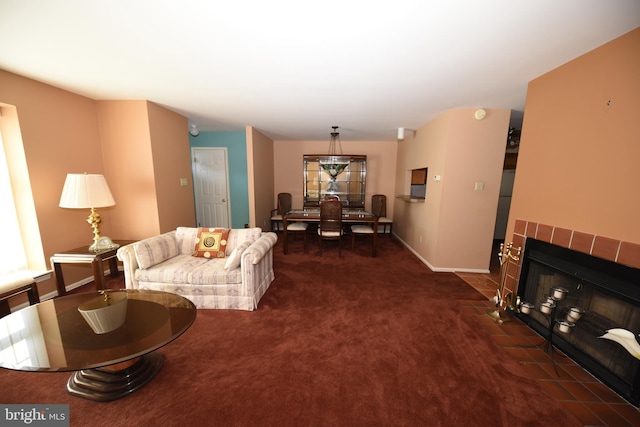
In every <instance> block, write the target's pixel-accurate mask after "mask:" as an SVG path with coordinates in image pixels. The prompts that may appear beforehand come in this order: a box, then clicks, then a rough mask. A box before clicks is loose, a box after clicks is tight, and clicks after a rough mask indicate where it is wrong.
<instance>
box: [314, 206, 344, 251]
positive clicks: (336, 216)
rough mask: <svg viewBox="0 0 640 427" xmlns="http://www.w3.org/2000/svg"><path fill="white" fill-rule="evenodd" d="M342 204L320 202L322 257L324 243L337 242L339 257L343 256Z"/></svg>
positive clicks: (319, 229) (319, 234)
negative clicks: (327, 241) (325, 241)
mask: <svg viewBox="0 0 640 427" xmlns="http://www.w3.org/2000/svg"><path fill="white" fill-rule="evenodd" d="M342 233H343V231H342V202H341V201H339V200H323V201H321V202H320V222H319V223H318V244H319V246H320V256H322V241H323V240H337V241H338V256H342Z"/></svg>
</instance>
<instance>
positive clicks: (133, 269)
mask: <svg viewBox="0 0 640 427" xmlns="http://www.w3.org/2000/svg"><path fill="white" fill-rule="evenodd" d="M213 231H217V232H224V231H227V232H228V235H226V234H225V235H224V236H222V235H219V234H215V235H214V233H213ZM277 239H278V237H277V235H276V234H275V233H273V232H262V229H260V228H257V227H256V228H243V229H208V228H205V229H203V228H195V227H178V228H177V229H176V230H174V231H170V232H168V233H164V234H161V235H158V236H153V237H149V238H147V239H143V240H140V241H138V242H135V243H132V244H129V245H126V246H122V247H120V248H119V249H118V252H117V257H118V259H119V260H120V261H122V263H123V266H124V277H125V285H126V287H127V288H128V289H152V290H158V291H166V292H172V293H175V294H178V295H181V296H183V297H185V298H187V299H189V300H191V301H192V302H193V303H194V304H195V306H196V307H197V308H211V309H236V310H249V311H251V310H255V309H257V308H258V302H259V301H260V298H262V296H263V295H264V293H265V292H266V290H267V288H269V285H270V284H271V282H272V281H273V279H274V277H275V276H274V272H273V246H274V245H275V244H276V242H277ZM209 242H211V243H210V246H211V247H207V246H206V245H207V244H209ZM220 243H221V244H222V246H220V247H218V246H216V245H218V244H220ZM198 245H200V247H198ZM203 249H204V250H203ZM210 249H213V250H210Z"/></svg>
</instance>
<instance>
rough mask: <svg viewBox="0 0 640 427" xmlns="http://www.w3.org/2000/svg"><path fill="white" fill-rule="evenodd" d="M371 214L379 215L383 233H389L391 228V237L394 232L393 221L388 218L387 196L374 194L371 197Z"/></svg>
mask: <svg viewBox="0 0 640 427" xmlns="http://www.w3.org/2000/svg"><path fill="white" fill-rule="evenodd" d="M371 212H373V213H374V214H376V215H378V224H380V225H382V232H383V233H386V232H387V225H388V226H389V237H391V233H392V232H393V221H392V220H391V219H390V218H387V196H385V195H384V194H374V195H373V196H371Z"/></svg>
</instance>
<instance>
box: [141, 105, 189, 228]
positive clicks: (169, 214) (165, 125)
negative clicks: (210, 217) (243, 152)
mask: <svg viewBox="0 0 640 427" xmlns="http://www.w3.org/2000/svg"><path fill="white" fill-rule="evenodd" d="M147 105H148V110H149V126H150V131H151V144H152V148H151V151H152V154H153V167H154V175H153V176H154V181H155V186H156V195H157V199H158V200H157V206H158V215H159V222H160V230H159V231H160V233H166V232H168V231H171V230H175V229H176V227H178V226H185V227H189V226H191V227H195V224H196V212H195V205H194V196H193V182H192V179H191V149H190V147H189V133H188V128H189V124H188V120H187V118H186V117H184V116H182V115H180V114H178V113H175V112H173V111H170V110H167V109H166V108H164V107H161V106H159V105H157V104H154V103H152V102H148V103H147ZM182 178H184V179H186V180H187V185H185V186H182V185H181V184H180V179H182Z"/></svg>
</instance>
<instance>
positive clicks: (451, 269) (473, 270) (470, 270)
mask: <svg viewBox="0 0 640 427" xmlns="http://www.w3.org/2000/svg"><path fill="white" fill-rule="evenodd" d="M393 235H394V237H395V238H396V239H398V240H399V241H400V242H402V244H403V245H405V247H406V248H407V249H409V250H410V251H411V253H413V254H414V255H415V256H416V257H418V259H419V260H420V261H422V263H423V264H425V265H426V266H427V267H429V269H430V270H431V271H433V272H434V273H484V274H489V273H490V271H489V270H485V269H480V268H456V267H434V266H433V265H431V264H430V263H429V261H427V260H426V259H424V258H422V256H421V255H420V254H419V253H417V252H416V251H415V250H414V249H413V248H412V247H411V246H409V245H408V244H407V242H405V241H404V240H402V239H401V238H399V237H398V236H397V235H396V234H395V233H394V234H393Z"/></svg>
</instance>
